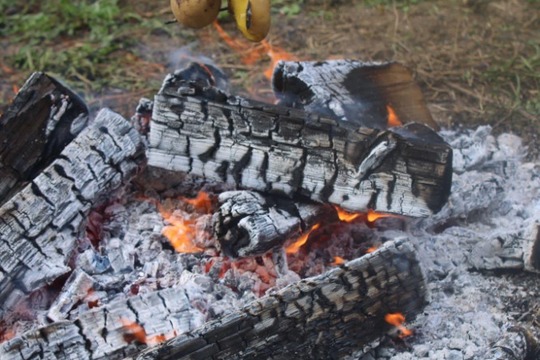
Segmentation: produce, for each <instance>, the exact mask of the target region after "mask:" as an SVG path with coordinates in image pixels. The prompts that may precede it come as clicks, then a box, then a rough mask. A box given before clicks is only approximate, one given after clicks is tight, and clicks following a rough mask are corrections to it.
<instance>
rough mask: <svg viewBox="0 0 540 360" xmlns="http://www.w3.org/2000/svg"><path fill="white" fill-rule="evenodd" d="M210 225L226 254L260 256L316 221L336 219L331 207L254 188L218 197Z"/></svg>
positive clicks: (222, 194)
mask: <svg viewBox="0 0 540 360" xmlns="http://www.w3.org/2000/svg"><path fill="white" fill-rule="evenodd" d="M218 200H219V202H220V203H221V206H220V208H219V210H218V211H217V212H216V213H215V214H214V216H213V218H212V221H213V228H214V234H215V235H216V238H218V239H219V241H220V244H221V247H222V249H223V251H224V252H225V254H227V255H229V256H234V257H236V256H251V255H260V254H263V253H265V252H267V251H269V250H271V249H272V248H274V247H278V246H282V245H283V243H284V242H285V241H286V240H287V239H289V238H291V237H293V236H297V235H299V234H300V233H301V232H302V231H304V230H306V229H307V228H310V227H311V226H312V225H314V224H315V223H316V222H318V221H320V220H321V219H324V221H326V222H335V221H338V217H337V214H336V211H335V209H334V208H333V207H332V206H323V205H320V204H313V203H303V202H294V201H292V200H290V199H287V198H281V197H278V196H274V197H270V196H267V197H264V196H261V195H260V194H259V193H257V192H253V191H227V192H224V193H221V194H220V195H219V198H218Z"/></svg>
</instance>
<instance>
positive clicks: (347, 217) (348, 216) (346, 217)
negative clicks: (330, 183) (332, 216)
mask: <svg viewBox="0 0 540 360" xmlns="http://www.w3.org/2000/svg"><path fill="white" fill-rule="evenodd" d="M335 208H336V211H337V215H338V217H339V220H341V221H343V222H351V221H353V220H354V219H356V218H358V217H359V216H360V213H350V212H347V211H345V210H343V209H341V208H339V207H337V206H335Z"/></svg>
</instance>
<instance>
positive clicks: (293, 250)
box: [285, 224, 321, 254]
mask: <svg viewBox="0 0 540 360" xmlns="http://www.w3.org/2000/svg"><path fill="white" fill-rule="evenodd" d="M320 226H321V225H320V224H315V225H313V226H312V227H311V229H309V231H308V232H306V233H305V234H303V235H302V236H300V238H299V239H298V240H296V241H295V242H294V243H293V244H291V245H289V246H287V248H286V249H285V252H286V253H287V254H294V253H297V252H298V250H300V248H301V247H302V246H303V245H304V244H305V243H306V242H307V240H308V238H309V235H310V234H311V233H312V232H313V231H315V230H317V229H318V228H319V227H320Z"/></svg>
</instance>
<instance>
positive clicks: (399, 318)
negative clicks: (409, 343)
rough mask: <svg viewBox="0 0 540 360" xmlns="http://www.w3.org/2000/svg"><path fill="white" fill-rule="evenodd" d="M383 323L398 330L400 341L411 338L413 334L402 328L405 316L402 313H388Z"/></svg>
mask: <svg viewBox="0 0 540 360" xmlns="http://www.w3.org/2000/svg"><path fill="white" fill-rule="evenodd" d="M384 321H386V322H387V323H389V324H390V325H393V326H395V327H397V328H398V330H399V337H400V338H401V339H403V338H405V337H407V336H411V335H412V334H413V332H412V331H411V330H409V329H407V328H406V327H405V326H403V323H404V322H405V316H404V315H403V314H402V313H389V314H386V315H385V316H384Z"/></svg>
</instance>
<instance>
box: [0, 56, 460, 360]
mask: <svg viewBox="0 0 540 360" xmlns="http://www.w3.org/2000/svg"><path fill="white" fill-rule="evenodd" d="M365 68H368V69H371V70H369V71H367V74H373V76H372V77H371V78H370V77H369V76H367V78H369V79H371V80H370V81H371V83H372V84H371V85H369V86H368V88H362V87H358V86H351V84H356V83H355V82H354V81H352V82H351V78H354V77H355V76H359V75H358V74H357V75H355V74H356V73H362V74H363V71H365ZM200 70H201V68H200V65H197V64H194V65H192V66H191V67H190V68H188V69H187V70H184V71H179V72H177V73H175V74H172V75H169V76H168V77H167V78H166V79H165V81H164V84H163V87H162V89H161V90H160V91H159V93H158V94H157V95H156V97H155V99H154V103H153V113H152V118H151V121H150V126H149V133H148V139H145V138H144V133H145V131H146V130H145V126H146V125H145V124H143V125H142V126H141V123H138V122H137V121H139V120H141V119H142V118H141V117H139V118H137V119H135V120H137V121H135V120H134V121H132V122H129V121H127V120H125V119H123V118H122V117H121V116H120V115H118V114H116V113H114V112H112V111H110V110H107V109H104V110H101V111H100V112H99V113H98V114H97V115H96V116H95V118H94V119H93V120H90V121H89V120H88V118H89V116H88V111H87V109H86V106H85V105H84V103H83V102H82V101H81V100H80V99H79V98H78V97H77V96H76V95H74V94H73V93H72V92H71V91H69V90H68V89H66V88H65V87H64V86H63V85H62V84H60V83H59V82H57V81H56V80H54V79H51V78H50V77H48V76H46V75H44V74H41V73H37V74H34V75H32V77H31V78H30V79H29V80H28V82H27V83H26V84H25V86H23V87H22V88H21V91H20V92H19V94H18V96H17V98H16V99H15V100H14V103H13V105H12V106H11V107H10V108H9V109H8V111H6V113H5V114H3V115H2V118H1V119H0V174H2V177H1V178H0V204H1V206H0V240H1V241H0V246H1V248H0V315H1V316H2V317H5V316H7V315H9V313H10V311H13V309H14V308H16V307H17V305H18V304H19V303H20V302H21V301H23V300H24V299H27V298H29V297H30V296H32V294H33V293H35V292H38V291H40V289H42V288H44V287H47V286H49V285H51V284H52V283H53V282H55V281H56V280H58V279H59V278H62V277H64V278H67V281H66V282H65V284H64V285H63V287H64V289H65V291H64V292H63V293H62V295H61V296H59V297H58V298H57V299H56V300H55V301H54V303H53V304H52V306H51V308H50V310H49V312H48V315H47V316H48V321H49V322H51V323H50V324H48V325H45V326H42V327H40V328H38V329H32V330H29V331H28V332H26V333H24V334H17V336H16V337H15V338H13V339H11V340H9V341H6V342H4V343H3V344H1V345H0V357H1V358H6V359H8V358H9V359H11V358H13V359H18V358H31V357H32V358H70V357H71V358H88V359H105V358H107V359H108V358H123V357H126V356H135V357H138V358H141V359H143V358H144V359H149V358H156V359H157V358H160V359H163V358H182V357H186V358H200V359H204V358H210V357H211V358H216V359H217V358H223V359H225V358H257V356H259V355H260V354H264V356H265V357H266V358H276V359H277V358H285V357H286V356H288V355H289V354H290V353H291V352H293V353H295V354H297V356H298V357H299V358H310V357H311V355H310V356H309V357H306V356H307V355H308V354H319V355H320V356H323V357H324V356H330V355H331V354H336V355H337V356H344V355H346V354H348V353H350V352H351V351H353V350H355V349H356V348H358V347H361V346H363V345H366V344H368V343H369V342H371V341H373V340H375V339H377V338H378V337H380V336H381V335H383V334H384V333H386V332H387V331H388V329H389V328H390V326H389V325H388V324H386V323H385V322H384V315H385V314H387V313H390V312H402V313H404V314H406V315H407V316H408V317H414V315H415V314H417V313H418V312H419V311H421V309H422V308H423V306H424V305H425V303H426V299H427V297H426V296H427V295H426V284H425V278H424V276H423V274H422V270H421V268H420V263H419V259H418V258H417V256H416V254H415V251H414V248H413V247H412V246H411V245H410V244H408V241H407V239H403V238H402V239H394V240H393V241H389V242H388V243H386V244H385V245H384V246H382V247H381V248H380V249H378V250H377V251H375V252H374V253H372V254H369V255H367V256H364V257H361V258H358V259H356V260H352V261H350V262H347V263H345V264H344V265H342V266H340V267H338V268H336V269H334V270H331V271H329V272H328V273H325V274H321V275H320V276H317V277H313V278H309V279H305V280H302V281H300V282H298V283H295V284H291V285H289V286H288V287H285V288H283V289H281V290H279V291H277V292H275V293H274V294H270V295H266V296H264V297H262V298H260V299H258V300H256V301H255V302H253V303H252V304H250V305H248V306H246V307H243V308H241V309H239V310H238V311H236V312H233V313H232V314H229V315H227V316H226V317H224V318H222V319H217V320H214V321H212V322H210V323H208V324H206V325H205V326H204V327H202V328H199V329H195V328H192V327H191V326H190V325H189V324H190V323H191V321H190V319H192V318H193V317H194V316H196V315H194V314H195V313H194V312H192V311H191V305H190V303H189V302H190V301H189V296H187V295H186V293H185V291H184V289H182V288H178V287H176V288H169V289H161V290H158V291H155V292H152V293H147V294H136V295H134V296H131V297H128V298H126V299H120V300H116V301H114V302H111V303H109V304H107V305H103V306H99V307H97V308H95V309H89V310H88V311H87V312H85V313H82V314H79V315H78V316H76V317H74V318H69V319H68V316H67V313H68V312H69V309H70V308H72V307H73V306H75V304H76V303H77V302H78V301H80V300H81V299H82V298H84V296H86V295H87V293H88V292H89V291H90V290H91V289H93V287H94V285H95V284H94V280H93V278H92V277H89V276H88V275H87V274H86V273H85V272H84V271H82V270H81V269H74V268H73V263H74V262H73V261H74V260H73V259H74V257H76V256H77V253H78V252H77V245H78V241H79V239H80V238H81V237H84V236H85V231H86V230H85V227H86V226H87V225H88V222H89V220H88V217H89V213H90V212H91V211H92V210H93V209H96V208H97V207H99V206H100V205H101V204H103V203H105V202H107V200H108V199H110V198H111V197H112V196H113V194H118V193H120V192H122V191H126V190H127V189H129V186H131V183H132V180H133V179H134V178H135V177H136V176H137V175H138V174H139V173H140V172H141V171H143V170H144V169H146V170H148V169H152V168H160V169H165V170H169V171H171V172H170V173H171V174H184V175H185V174H189V175H192V176H197V177H201V178H202V179H203V180H205V181H214V182H222V183H225V184H228V186H229V187H231V186H232V187H234V188H236V189H237V190H236V191H231V192H224V193H222V194H220V195H219V200H218V201H219V207H218V209H217V210H216V212H215V214H214V216H213V220H212V222H213V231H214V234H215V236H216V237H217V238H218V240H219V241H220V245H221V249H220V250H221V251H223V252H224V253H225V254H227V255H229V256H233V257H237V256H253V255H257V254H263V253H266V252H268V251H270V250H275V251H276V253H279V250H277V249H281V248H282V246H283V244H284V243H285V241H287V240H288V239H290V238H291V237H293V236H295V235H297V234H300V233H301V232H302V231H304V230H306V229H308V228H309V227H311V226H312V224H314V223H316V222H317V221H320V220H321V219H324V220H325V221H334V220H336V219H337V214H336V209H335V207H334V206H333V205H337V206H339V207H342V208H344V209H346V210H348V211H351V212H357V211H367V210H368V209H370V210H376V211H381V212H387V213H392V214H397V215H401V216H410V217H423V216H429V215H432V214H434V213H437V212H438V211H439V210H440V209H441V208H442V207H443V205H444V204H445V203H446V201H447V199H448V197H449V195H450V185H451V181H452V149H451V148H450V146H449V145H448V144H447V143H445V142H444V141H443V140H442V138H441V137H440V136H439V135H438V134H437V133H436V132H435V130H434V129H435V128H436V125H435V123H434V122H433V120H432V119H431V117H430V116H429V112H427V111H426V110H425V107H424V106H423V104H422V99H421V94H420V96H419V90H418V89H417V88H415V85H414V83H413V82H412V78H411V77H410V74H408V73H407V71H406V70H405V69H404V68H403V67H401V66H399V65H397V64H390V65H388V64H382V65H376V64H368V65H366V64H362V63H358V62H350V61H342V62H336V63H331V62H330V63H319V64H313V63H285V64H281V65H280V66H279V67H278V68H277V70H276V76H275V84H274V86H275V88H276V92H277V94H278V97H280V98H281V104H278V105H269V104H263V103H258V102H255V101H251V100H249V99H244V98H240V97H236V96H233V95H230V94H228V93H227V92H225V91H224V90H223V89H221V88H220V87H218V86H217V85H219V83H220V82H221V81H222V80H221V79H220V78H218V75H216V73H214V74H212V73H211V72H210V73H209V72H208V71H207V70H208V67H205V69H204V71H200ZM344 73H346V74H348V76H349V77H347V79H346V81H345V80H344V79H342V78H340V76H341V75H339V74H344ZM325 74H326V75H327V76H329V77H330V78H334V79H335V81H334V82H332V81H326V88H325V86H324V84H323V82H322V80H321V79H323V78H324V76H325ZM385 74H386V75H385ZM362 76H366V74H363V75H362ZM307 88H309V89H311V91H312V93H310V94H308V95H309V96H307V95H306V94H307V93H306V92H305V90H306V89H307ZM369 88H374V89H378V90H377V91H378V92H377V94H378V95H377V98H376V99H372V98H370V97H369V96H368V97H367V100H362V98H366V93H368V92H369V91H368V90H369ZM335 89H340V90H339V91H340V92H341V94H342V95H343V96H338V98H334V99H332V100H329V101H326V100H328V99H326V98H325V97H326V96H327V95H328V94H330V93H333V92H334V90H335ZM401 92H403V94H409V95H403V94H401V95H400V93H401ZM345 95H347V96H345ZM407 96H409V97H410V99H408V100H407V101H403V100H400V99H402V98H403V97H407ZM321 99H325V100H324V101H322V102H321V101H320V100H321ZM361 101H366V102H365V104H364V105H365V106H364V105H362V103H361ZM353 103H354V104H357V105H358V104H360V105H362V106H364V108H369V109H371V110H368V111H365V112H361V111H357V109H354V108H353V106H352V105H353ZM325 104H326V105H325ZM389 105H391V106H392V109H394V110H392V111H395V113H396V114H398V116H399V118H400V120H401V121H403V122H407V124H405V125H403V126H398V127H395V128H390V129H389V128H387V122H388V116H389V111H390V110H388V106H389ZM324 106H326V108H324ZM325 109H326V110H325ZM339 109H341V110H339ZM342 110H343V111H342ZM321 114H322V115H321ZM352 114H355V115H354V116H353V115H352ZM374 114H375V115H374ZM351 119H352V120H351ZM415 121H419V122H421V124H420V123H416V122H415ZM134 122H137V123H134ZM366 126H369V127H366ZM138 130H139V131H138ZM141 132H142V133H143V134H141ZM14 134H15V135H14ZM146 163H147V165H148V167H146V168H145V166H146ZM184 175H182V176H184ZM178 176H180V175H178ZM119 246H121V245H119ZM140 323H145V324H147V325H148V326H146V327H145V330H146V332H145V336H147V337H151V335H155V338H156V339H161V340H164V339H169V338H171V337H174V338H173V339H171V340H169V341H168V342H165V343H163V344H161V345H159V346H158V347H156V348H155V349H149V350H148V351H146V352H143V353H141V354H139V355H135V353H136V352H138V351H140V350H141V349H142V348H143V347H144V346H142V345H141V344H140V343H138V342H137V341H135V342H134V341H133V338H131V339H130V338H129V336H126V327H128V326H127V325H126V324H140ZM164 334H166V335H164ZM133 336H134V337H135V338H136V339H138V338H137V333H136V334H135V335H133ZM158 342H160V341H157V340H156V341H155V343H153V344H152V343H151V344H150V345H155V344H156V343H158ZM258 354H259V355H258Z"/></svg>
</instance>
